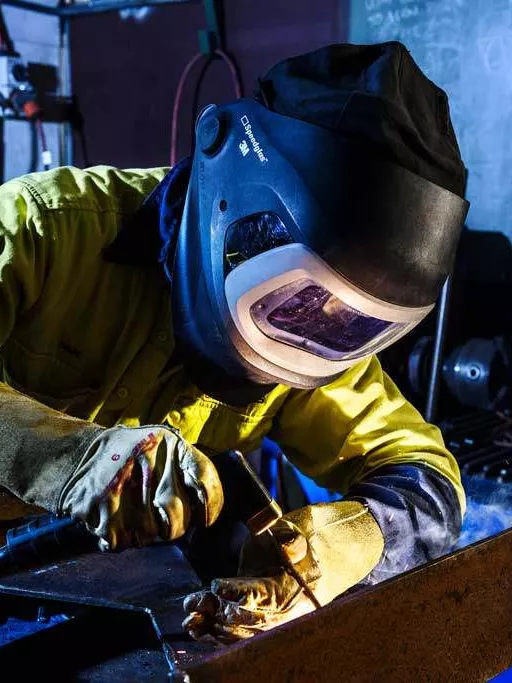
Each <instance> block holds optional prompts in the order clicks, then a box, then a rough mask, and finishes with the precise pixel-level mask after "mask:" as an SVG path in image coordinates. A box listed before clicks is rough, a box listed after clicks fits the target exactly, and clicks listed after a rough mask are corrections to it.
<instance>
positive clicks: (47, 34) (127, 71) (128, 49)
mask: <svg viewBox="0 0 512 683" xmlns="http://www.w3.org/2000/svg"><path fill="white" fill-rule="evenodd" d="M150 3H152V4H150V5H149V6H144V5H142V4H141V1H139V0H137V1H136V2H130V1H129V0H128V1H127V2H124V3H123V4H122V9H120V7H121V4H120V2H119V1H118V0H75V2H72V1H71V2H67V3H64V4H62V5H60V6H59V7H56V6H55V5H54V4H53V3H52V1H51V0H44V2H42V3H40V4H39V3H30V2H28V3H27V2H24V4H23V3H22V7H20V6H19V2H18V0H8V1H7V2H4V3H0V7H1V9H2V14H3V21H2V22H1V23H0V29H1V30H0V34H1V44H0V49H1V50H2V51H3V53H4V57H2V58H1V61H0V95H1V98H2V99H1V100H0V103H1V104H2V111H3V117H1V118H0V125H1V126H2V130H1V135H0V138H1V140H2V141H3V144H2V145H1V146H0V148H1V156H2V158H3V161H2V159H0V165H1V166H3V179H4V180H7V179H9V178H12V177H15V176H17V175H20V174H22V173H25V172H29V171H32V170H36V169H37V170H42V169H43V168H50V167H52V166H55V165H58V164H65V163H74V164H76V165H78V166H88V165H94V164H110V165H113V166H118V167H150V166H159V165H169V164H170V162H171V160H178V159H180V158H182V157H183V156H184V155H186V154H188V153H190V151H191V147H192V140H193V127H194V121H195V118H196V115H197V113H198V111H199V110H200V109H201V107H202V106H204V105H205V104H208V103H210V102H215V103H222V102H227V101H230V100H232V99H234V98H235V97H236V96H237V94H239V93H244V94H246V95H250V94H251V90H252V88H253V85H254V82H255V80H256V78H257V77H258V76H259V75H261V74H263V73H265V71H266V70H267V69H268V67H270V66H271V65H272V64H274V63H276V62H277V61H279V60H281V59H283V58H285V57H287V56H289V55H291V54H297V53H301V52H305V51H308V50H312V49H315V48H317V47H320V46H322V45H325V44H327V43H332V42H339V41H351V42H355V43H373V42H380V41H384V40H401V41H402V42H404V43H405V44H406V45H407V47H408V48H409V50H410V51H411V53H412V55H413V57H414V58H415V59H416V60H417V62H418V64H419V65H420V67H421V68H422V69H423V70H424V71H425V72H426V74H427V75H428V76H430V77H431V78H432V79H433V80H434V81H435V82H436V83H438V84H439V85H440V86H441V87H443V88H444V89H445V90H446V91H447V93H448V95H449V101H450V106H451V113H452V119H453V123H454V127H455V129H456V132H457V136H458V140H459V142H460V146H461V151H462V157H463V159H464V161H465V163H466V166H467V177H468V181H467V198H468V199H469V200H470V202H471V208H470V212H469V215H468V219H467V226H466V229H465V231H464V234H463V237H462V239H461V244H460V248H459V253H458V257H457V262H456V267H455V270H454V273H453V275H452V277H451V278H450V281H449V285H448V286H447V287H445V290H444V292H443V296H442V297H441V299H440V303H439V305H438V307H437V308H436V310H435V311H434V312H433V313H432V314H431V315H430V316H429V317H428V318H427V319H426V320H425V321H424V323H422V324H421V325H420V326H419V327H418V328H417V329H416V330H415V331H414V332H413V333H412V334H410V335H408V336H407V337H405V338H404V339H403V340H402V341H401V342H399V343H397V344H395V345H394V346H393V347H391V348H390V349H388V350H387V351H385V352H384V353H382V354H381V360H382V362H383V365H384V367H385V368H386V370H387V371H388V372H389V373H390V374H391V375H392V376H393V378H394V379H395V381H396V382H397V383H398V385H399V386H400V388H401V389H402V391H403V392H404V393H405V395H406V396H407V397H408V398H409V399H410V400H411V401H412V402H413V403H414V404H415V405H416V406H417V407H418V408H419V409H420V410H421V411H422V412H423V413H424V414H425V416H426V417H427V419H429V420H431V421H434V422H437V423H438V424H439V425H440V426H441V428H442V429H443V431H444V433H445V436H446V439H447V441H448V442H449V444H450V446H451V448H452V450H453V452H454V453H455V454H456V456H457V457H458V458H459V461H460V464H461V468H462V471H463V474H464V475H467V476H468V477H469V478H468V480H467V485H468V490H469V489H471V490H472V487H474V485H475V481H476V480H478V486H479V487H480V488H479V490H481V487H482V486H484V485H485V486H487V485H488V484H489V482H490V484H489V485H491V486H492V490H491V492H490V494H492V497H493V500H494V498H495V497H496V496H498V497H499V498H500V500H501V499H503V496H506V500H505V502H507V501H508V495H509V493H508V491H509V489H508V487H506V486H501V484H503V485H505V484H507V483H508V482H509V481H511V482H512V461H511V462H509V454H510V449H511V448H512V446H511V444H512V432H511V429H510V424H511V423H510V420H511V418H510V415H509V413H510V411H509V409H510V402H511V387H512V345H511V342H512V317H511V313H510V307H508V306H507V302H508V301H509V300H510V296H511V295H512V247H511V243H510V238H511V236H512V211H510V209H511V208H512V184H511V183H509V173H508V172H507V169H508V167H509V166H510V164H511V162H512V142H511V141H510V140H511V138H510V134H509V130H510V128H511V124H512V119H511V117H512V114H511V113H510V112H512V75H511V74H510V71H509V64H508V61H509V56H510V54H512V5H511V3H510V2H509V0H352V1H350V0H322V1H321V2H318V0H294V2H291V1H289V0H259V2H257V3H254V2H251V1H250V0H224V2H220V1H219V0H167V1H166V0H163V1H162V0H150ZM12 5H18V6H16V7H14V6H12ZM57 15H58V16H57ZM2 25H3V29H2ZM264 447H265V448H266V455H267V457H268V458H269V461H270V463H271V465H270V467H269V473H270V474H269V477H270V478H271V477H272V476H275V472H276V471H280V472H284V474H282V476H285V475H286V472H287V470H286V468H285V469H284V470H283V468H282V467H281V466H280V459H282V458H283V456H282V454H281V453H280V451H279V448H278V446H276V445H275V444H271V443H266V444H264ZM276 461H278V462H276ZM293 476H298V477H299V479H300V487H299V488H300V489H301V490H305V491H306V493H305V494H304V495H305V496H306V498H307V499H309V500H313V501H316V500H322V499H325V497H328V496H329V493H328V492H325V491H320V490H317V489H316V487H314V485H313V484H311V482H309V481H308V480H306V479H305V478H303V477H300V475H297V474H295V473H294V475H293ZM496 484H500V486H499V487H496ZM511 487H512V483H511ZM490 494H489V493H486V502H488V496H489V495H490ZM499 509H500V511H503V509H504V508H503V506H502V507H500V508H499ZM509 521H510V523H512V516H510V520H509V515H508V510H507V512H506V515H505V518H504V519H503V520H501V521H500V522H499V523H498V527H500V525H501V526H503V525H505V524H506V525H508V524H509ZM493 528H495V527H493ZM482 533H484V532H482ZM471 538H473V537H471Z"/></svg>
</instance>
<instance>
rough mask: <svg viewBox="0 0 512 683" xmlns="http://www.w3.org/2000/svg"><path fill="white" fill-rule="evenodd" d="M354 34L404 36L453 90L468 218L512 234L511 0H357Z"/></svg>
mask: <svg viewBox="0 0 512 683" xmlns="http://www.w3.org/2000/svg"><path fill="white" fill-rule="evenodd" d="M351 7H352V11H351V21H350V27H351V28H350V39H351V40H352V41H353V42H356V43H377V42H384V41H389V40H399V41H401V42H403V43H404V44H405V45H406V46H407V48H408V49H409V50H410V52H411V54H412V56H413V58H414V59H415V61H416V62H417V63H418V64H419V66H420V67H421V69H422V70H423V71H424V72H425V74H426V75H427V76H428V77H429V78H431V79H432V80H433V81H434V82H435V83H437V84H438V85H439V86H440V87H442V88H443V89H444V90H446V92H447V93H448V96H449V102H450V111H451V115H452V120H453V124H454V128H455V131H456V133H457V137H458V141H459V145H460V148H461V152H462V157H463V159H464V162H465V164H466V166H467V167H468V170H469V183H468V199H469V200H470V202H471V209H470V213H469V219H468V222H469V225H471V227H474V228H476V229H499V230H503V231H504V232H506V233H507V234H508V235H509V236H510V237H512V173H511V172H510V168H512V134H511V132H510V131H512V0H352V5H351Z"/></svg>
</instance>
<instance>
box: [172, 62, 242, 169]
mask: <svg viewBox="0 0 512 683" xmlns="http://www.w3.org/2000/svg"><path fill="white" fill-rule="evenodd" d="M213 55H214V56H218V57H220V59H222V61H223V62H224V63H225V64H226V65H227V67H228V69H229V71H230V74H231V79H232V81H233V87H234V89H235V94H236V97H237V98H240V97H242V92H243V88H242V79H241V78H240V74H239V70H238V67H237V65H236V63H235V60H234V59H233V58H232V57H230V56H229V55H228V54H227V53H226V52H224V51H223V50H215V52H214V53H213ZM211 58H212V55H209V56H208V57H207V56H206V55H203V54H202V53H201V52H198V53H197V54H195V55H194V56H193V57H192V58H191V59H190V61H189V62H188V63H187V64H186V65H185V68H184V69H183V72H182V74H181V76H180V80H179V82H178V87H177V88H176V95H175V98H174V105H173V110H172V125H171V155H170V162H171V166H174V165H175V164H176V162H177V148H178V120H179V114H180V109H181V101H182V99H183V91H184V89H185V83H186V81H187V78H188V76H189V74H190V72H191V71H192V69H193V67H194V66H195V64H196V63H197V62H199V61H200V60H201V59H211ZM210 63H211V62H209V63H207V64H206V65H205V66H204V67H203V70H202V72H201V74H200V78H204V75H205V73H206V71H207V69H208V67H209V65H210Z"/></svg>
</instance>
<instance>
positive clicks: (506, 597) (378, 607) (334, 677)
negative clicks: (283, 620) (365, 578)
mask: <svg viewBox="0 0 512 683" xmlns="http://www.w3.org/2000/svg"><path fill="white" fill-rule="evenodd" d="M511 665H512V530H507V531H504V532H502V533H500V534H498V535H496V536H493V537H491V538H489V539H485V540H483V541H479V542H478V543H475V544H474V545H471V546H467V547H466V548H463V549H461V550H458V551H456V552H454V553H451V554H449V555H446V556H444V557H442V558H440V559H438V560H435V561H433V562H430V563H429V564H426V565H424V566H422V567H419V568H416V569H414V570H411V571H409V572H407V573H405V574H402V575H400V576H397V577H395V578H393V579H390V580H388V581H385V582H383V583H381V584H379V585H377V586H373V587H371V588H366V589H364V590H361V591H360V592H357V593H353V594H351V595H348V596H346V597H344V598H341V599H339V600H337V601H335V602H333V603H331V604H330V605H327V606H326V607H324V608H322V609H321V610H319V611H318V612H315V613H312V614H309V615H306V616H304V617H301V618H299V619H296V620H294V621H292V622H289V623H288V624H284V625H282V626H280V627H278V628H276V629H273V630H272V631H270V632H268V633H264V634H261V635H258V636H255V637H254V638H252V639H249V640H247V641H242V642H240V643H238V644H236V645H233V646H230V647H228V648H226V649H225V650H221V651H219V652H217V653H214V654H212V655H210V656H208V657H206V658H205V659H203V660H202V661H200V662H197V663H194V662H191V663H190V665H188V666H185V667H184V668H183V671H184V673H186V675H187V677H188V678H187V681H190V683H202V682H206V681H208V683H217V682H222V683H231V682H233V683H235V682H236V683H238V681H239V680H240V675H241V672H243V680H244V683H252V682H254V683H256V682H258V683H260V682H261V681H262V680H265V682H266V683H273V682H274V681H275V682H276V683H277V682H281V681H284V680H286V681H287V683H302V682H304V683H306V682H308V683H309V682H310V681H312V680H321V681H322V682H323V683H324V682H325V683H328V682H329V681H333V682H334V681H336V683H337V682H338V681H340V680H346V681H357V682H358V683H366V682H368V683H370V682H371V683H373V682H374V681H377V680H378V681H379V682H381V681H393V683H397V682H401V681H404V683H405V682H407V683H409V682H410V681H427V680H428V681H448V680H449V681H450V682H451V683H456V682H457V681H461V682H462V681H475V682H478V683H481V682H484V681H489V679H490V678H492V677H493V676H496V675H498V674H499V673H501V672H503V671H504V670H506V669H507V668H508V667H510V666H511Z"/></svg>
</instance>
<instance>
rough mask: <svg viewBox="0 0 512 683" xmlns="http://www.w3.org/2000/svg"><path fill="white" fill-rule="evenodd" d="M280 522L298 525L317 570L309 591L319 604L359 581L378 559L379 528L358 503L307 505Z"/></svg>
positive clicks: (380, 542)
mask: <svg viewBox="0 0 512 683" xmlns="http://www.w3.org/2000/svg"><path fill="white" fill-rule="evenodd" d="M284 519H286V520H287V521H289V522H292V523H293V524H295V525H296V526H298V527H299V528H300V529H301V531H302V533H303V534H304V536H305V537H306V539H307V541H308V545H309V547H310V551H311V554H312V557H313V559H314V562H315V564H316V565H317V567H318V570H319V572H318V574H319V578H318V579H317V580H316V581H314V582H313V583H312V584H311V588H312V590H313V592H314V593H315V596H316V598H317V600H318V601H319V602H320V603H321V604H322V605H325V604H327V603H328V602H330V601H331V600H333V599H334V598H335V597H337V596H338V595H340V594H341V593H343V592H345V591H346V590H348V589H349V588H351V587H352V586H354V585H356V584H357V583H359V582H360V581H362V579H364V577H365V576H367V575H368V574H369V573H370V572H371V571H372V569H373V568H374V567H375V566H376V565H377V563H378V562H379V560H380V558H381V556H382V552H383V550H384V537H383V535H382V532H381V530H380V527H379V525H378V524H377V522H376V520H375V518H374V517H373V515H372V514H371V512H370V510H369V509H368V506H367V505H363V504H362V503H360V502H358V501H348V500H347V501H339V502H335V503H318V504H316V505H309V506H307V507H305V508H301V509H300V510H294V511H292V512H290V513H288V514H287V515H285V517H284Z"/></svg>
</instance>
